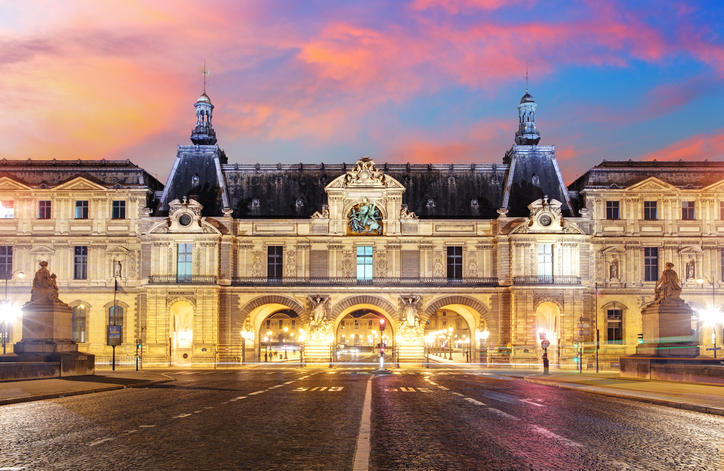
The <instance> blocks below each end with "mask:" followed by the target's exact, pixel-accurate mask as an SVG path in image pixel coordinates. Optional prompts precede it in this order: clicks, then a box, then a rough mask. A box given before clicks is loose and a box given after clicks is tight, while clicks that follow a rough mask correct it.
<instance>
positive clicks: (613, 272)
mask: <svg viewBox="0 0 724 471" xmlns="http://www.w3.org/2000/svg"><path fill="white" fill-rule="evenodd" d="M608 279H609V280H618V259H617V258H614V259H613V260H611V265H609V267H608Z"/></svg>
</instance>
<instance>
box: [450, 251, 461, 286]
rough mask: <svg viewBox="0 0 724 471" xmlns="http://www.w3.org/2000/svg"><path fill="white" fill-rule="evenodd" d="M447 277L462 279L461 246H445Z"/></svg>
mask: <svg viewBox="0 0 724 471" xmlns="http://www.w3.org/2000/svg"><path fill="white" fill-rule="evenodd" d="M447 279H448V280H462V279H463V248H462V247H448V248H447Z"/></svg>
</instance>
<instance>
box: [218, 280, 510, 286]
mask: <svg viewBox="0 0 724 471" xmlns="http://www.w3.org/2000/svg"><path fill="white" fill-rule="evenodd" d="M231 284H232V285H233V286H375V287H386V286H393V287H395V286H403V287H407V286H411V287H416V286H423V287H424V286H444V287H453V288H454V287H465V288H469V287H479V286H498V279H497V278H492V277H488V278H463V279H461V280H455V279H448V278H372V279H371V280H358V279H357V278H347V277H345V278H329V277H324V278H306V277H305V278H297V277H285V278H261V277H235V278H232V280H231Z"/></svg>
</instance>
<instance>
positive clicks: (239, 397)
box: [226, 396, 246, 402]
mask: <svg viewBox="0 0 724 471" xmlns="http://www.w3.org/2000/svg"><path fill="white" fill-rule="evenodd" d="M239 399H246V396H236V397H235V398H233V399H229V400H228V401H226V402H234V401H238V400H239Z"/></svg>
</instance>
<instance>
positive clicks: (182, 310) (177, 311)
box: [169, 301, 194, 366]
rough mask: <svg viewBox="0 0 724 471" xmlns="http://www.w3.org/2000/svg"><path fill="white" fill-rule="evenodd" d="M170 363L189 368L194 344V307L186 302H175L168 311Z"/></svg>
mask: <svg viewBox="0 0 724 471" xmlns="http://www.w3.org/2000/svg"><path fill="white" fill-rule="evenodd" d="M169 314H170V319H169V328H170V329H169V330H170V332H169V338H170V344H171V347H170V348H171V352H170V357H171V363H172V364H173V365H175V366H191V363H192V361H193V343H194V306H193V305H192V304H191V303H190V302H188V301H176V302H175V303H173V304H172V305H171V309H170V310H169Z"/></svg>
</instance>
